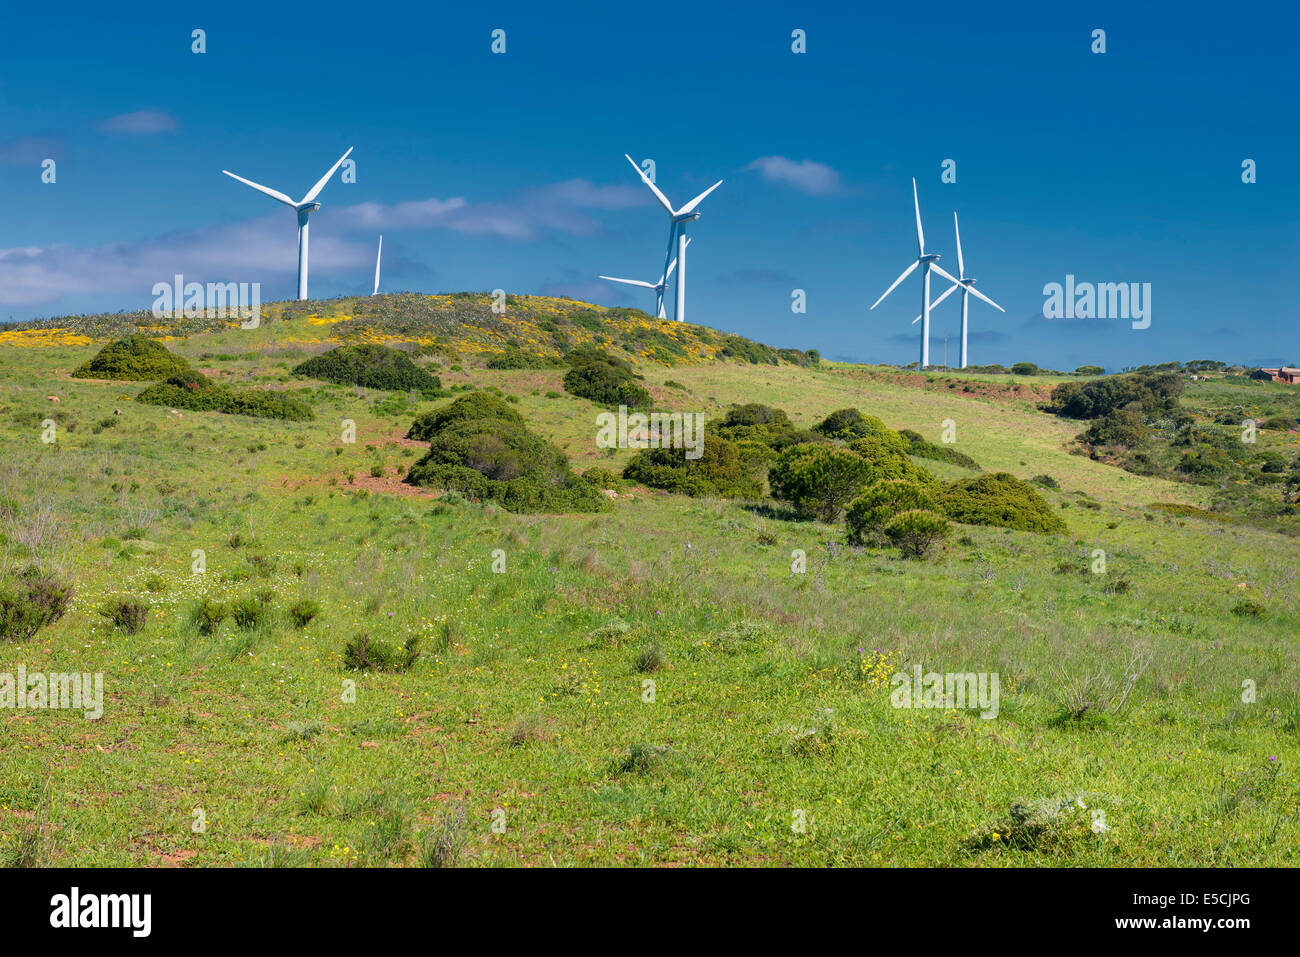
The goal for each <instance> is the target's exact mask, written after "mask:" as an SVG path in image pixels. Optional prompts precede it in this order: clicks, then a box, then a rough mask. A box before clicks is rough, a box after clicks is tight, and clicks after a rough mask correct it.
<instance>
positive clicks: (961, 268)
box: [952, 209, 966, 278]
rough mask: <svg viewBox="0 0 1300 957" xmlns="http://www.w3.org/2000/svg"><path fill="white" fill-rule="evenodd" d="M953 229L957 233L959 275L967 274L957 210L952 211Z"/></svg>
mask: <svg viewBox="0 0 1300 957" xmlns="http://www.w3.org/2000/svg"><path fill="white" fill-rule="evenodd" d="M952 229H953V232H955V233H956V234H957V275H959V276H961V277H963V278H964V277H965V276H966V264H965V263H964V262H962V261H961V227H960V226H958V225H957V210H955V209H954V210H953V211H952Z"/></svg>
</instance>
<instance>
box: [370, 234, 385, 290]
mask: <svg viewBox="0 0 1300 957" xmlns="http://www.w3.org/2000/svg"><path fill="white" fill-rule="evenodd" d="M383 256H384V234H383V233H380V234H379V251H378V252H377V253H375V291H374V292H372V293H371V294H370V295H372V296H377V295H379V260H380V259H382V258H383Z"/></svg>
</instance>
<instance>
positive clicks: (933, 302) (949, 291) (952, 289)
mask: <svg viewBox="0 0 1300 957" xmlns="http://www.w3.org/2000/svg"><path fill="white" fill-rule="evenodd" d="M960 288H961V287H960V286H949V287H948V288H947V289H945V290H944V291H943V295H942V296H940V297H939V298H938V299H931V300H930V309H931V310H933V309H934V307H935V306H937V305H939V303H941V302H943V301H944V300H945V299H947V298H948V297H949V296H951V295H952V294H953V293H954V292H956V291H957V290H958V289H960ZM920 321H921V317H920V316H917V317H916V318H915V319H913V320H912V325H916V324H917V323H918V322H920Z"/></svg>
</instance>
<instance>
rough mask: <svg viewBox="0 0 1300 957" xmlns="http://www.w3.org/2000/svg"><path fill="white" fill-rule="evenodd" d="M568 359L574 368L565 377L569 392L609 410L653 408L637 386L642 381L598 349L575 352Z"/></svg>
mask: <svg viewBox="0 0 1300 957" xmlns="http://www.w3.org/2000/svg"><path fill="white" fill-rule="evenodd" d="M565 358H566V359H567V360H568V361H569V362H571V363H572V364H573V368H571V369H570V370H569V371H568V372H566V373H565V374H564V390H565V391H566V392H569V393H571V394H573V395H576V396H579V397H581V398H584V399H590V400H591V401H592V402H595V403H597V404H598V405H603V406H608V407H610V408H616V407H618V406H620V405H625V406H627V407H628V408H629V409H643V408H646V407H648V406H649V405H650V393H649V392H647V391H646V390H645V389H643V388H642V387H641V386H639V385H637V379H639V378H641V377H640V376H638V375H637V374H636V373H635V372H633V371H632V367H631V366H630V365H628V364H627V363H626V362H624V361H623V360H622V359H619V358H617V357H615V356H611V355H608V354H607V353H604V352H601V351H600V350H599V349H575V350H574V351H572V352H570V353H569V354H568V356H566V357H565Z"/></svg>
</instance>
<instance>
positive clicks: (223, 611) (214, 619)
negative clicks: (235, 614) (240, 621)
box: [193, 597, 230, 635]
mask: <svg viewBox="0 0 1300 957" xmlns="http://www.w3.org/2000/svg"><path fill="white" fill-rule="evenodd" d="M229 617H230V609H229V608H227V607H226V606H225V605H224V604H222V603H221V602H219V601H213V600H212V599H211V598H206V597H205V598H203V599H202V600H201V601H200V602H199V603H198V605H197V606H196V607H195V609H194V615H193V621H194V625H195V627H196V628H198V630H199V633H200V634H203V635H210V634H212V633H213V632H214V631H216V630H217V629H218V628H220V627H221V623H222V622H223V621H225V620H226V619H227V618H229Z"/></svg>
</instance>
